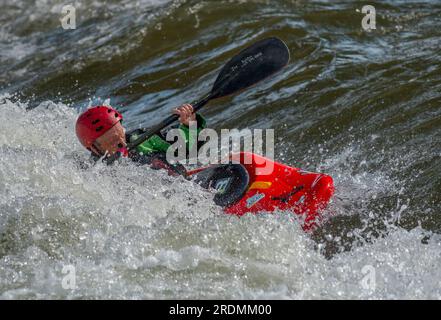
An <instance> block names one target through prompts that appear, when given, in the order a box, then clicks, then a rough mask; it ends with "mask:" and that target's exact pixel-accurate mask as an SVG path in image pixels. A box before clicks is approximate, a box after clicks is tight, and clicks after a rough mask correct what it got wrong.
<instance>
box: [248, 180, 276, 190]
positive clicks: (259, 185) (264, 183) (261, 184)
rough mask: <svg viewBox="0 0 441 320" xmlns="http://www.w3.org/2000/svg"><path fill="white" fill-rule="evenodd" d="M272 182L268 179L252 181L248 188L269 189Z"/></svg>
mask: <svg viewBox="0 0 441 320" xmlns="http://www.w3.org/2000/svg"><path fill="white" fill-rule="evenodd" d="M272 184H273V183H272V182H269V181H254V182H253V184H252V185H251V187H250V188H249V190H253V189H269V188H270V187H271V185H272Z"/></svg>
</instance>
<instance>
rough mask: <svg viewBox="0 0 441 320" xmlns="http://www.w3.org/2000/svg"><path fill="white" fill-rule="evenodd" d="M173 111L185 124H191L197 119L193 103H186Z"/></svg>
mask: <svg viewBox="0 0 441 320" xmlns="http://www.w3.org/2000/svg"><path fill="white" fill-rule="evenodd" d="M173 113H174V114H177V115H178V116H179V122H180V123H182V124H183V125H186V126H189V124H190V121H196V114H195V113H194V110H193V106H192V105H191V104H188V103H187V104H184V105H182V106H180V107H179V108H176V109H175V110H174V111H173Z"/></svg>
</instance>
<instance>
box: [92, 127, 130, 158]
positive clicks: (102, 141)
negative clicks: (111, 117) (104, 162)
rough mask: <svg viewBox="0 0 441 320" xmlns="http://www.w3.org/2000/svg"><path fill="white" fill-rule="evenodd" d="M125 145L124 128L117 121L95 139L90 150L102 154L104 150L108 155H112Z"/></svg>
mask: <svg viewBox="0 0 441 320" xmlns="http://www.w3.org/2000/svg"><path fill="white" fill-rule="evenodd" d="M125 147H126V135H125V129H124V127H123V126H122V125H121V122H118V123H117V124H116V125H114V126H113V127H112V129H110V130H109V131H107V132H106V133H105V134H103V135H102V136H101V137H99V138H98V139H96V140H95V142H94V143H93V146H92V151H93V152H95V153H96V154H98V155H100V156H103V155H104V154H105V153H106V152H107V154H108V155H113V154H114V153H115V152H117V151H118V150H119V149H121V148H125Z"/></svg>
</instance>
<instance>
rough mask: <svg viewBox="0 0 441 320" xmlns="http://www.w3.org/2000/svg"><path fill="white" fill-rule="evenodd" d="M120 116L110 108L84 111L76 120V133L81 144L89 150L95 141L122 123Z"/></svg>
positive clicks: (94, 108) (104, 107) (95, 108)
mask: <svg viewBox="0 0 441 320" xmlns="http://www.w3.org/2000/svg"><path fill="white" fill-rule="evenodd" d="M122 119H123V117H122V115H121V114H120V113H119V112H118V111H116V110H115V109H113V108H112V107H106V106H98V107H93V108H90V109H88V110H87V111H85V112H84V113H83V114H81V115H80V117H79V118H78V120H77V124H76V127H75V129H76V132H77V137H78V139H79V140H80V142H81V144H82V145H83V146H85V147H86V148H87V149H90V147H91V146H92V144H93V143H94V142H95V140H96V139H98V138H99V137H101V136H102V135H103V134H104V133H106V132H107V131H108V130H110V129H111V128H112V127H113V126H114V125H116V124H117V123H118V122H120V121H122Z"/></svg>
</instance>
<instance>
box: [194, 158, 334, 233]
mask: <svg viewBox="0 0 441 320" xmlns="http://www.w3.org/2000/svg"><path fill="white" fill-rule="evenodd" d="M231 163H233V165H227V167H225V166H214V167H209V168H204V169H198V170H195V171H192V172H190V173H189V174H190V175H193V174H197V175H201V173H202V175H201V176H202V178H200V179H199V181H203V183H202V185H203V186H204V187H206V188H213V189H216V190H217V191H218V193H219V194H217V195H216V197H217V199H216V197H215V202H216V203H217V204H219V205H221V206H223V207H224V211H225V212H226V213H227V214H234V215H238V216H242V215H244V214H246V213H258V212H262V211H264V212H265V211H266V212H274V211H275V210H284V211H285V210H289V211H292V212H293V213H295V214H297V215H301V216H302V217H304V224H303V229H304V230H311V229H312V228H313V227H314V226H315V225H316V223H317V222H318V221H320V218H321V214H320V213H321V211H323V209H325V208H326V206H327V205H328V203H329V201H330V199H331V197H332V195H333V194H334V183H333V179H332V177H330V176H329V175H326V174H322V173H313V172H308V171H304V170H301V169H298V168H293V167H289V166H287V165H284V164H281V163H278V162H275V161H272V160H270V159H268V158H264V157H262V156H259V155H256V154H252V153H237V154H233V155H231ZM228 166H229V167H228ZM226 168H227V169H226Z"/></svg>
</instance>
